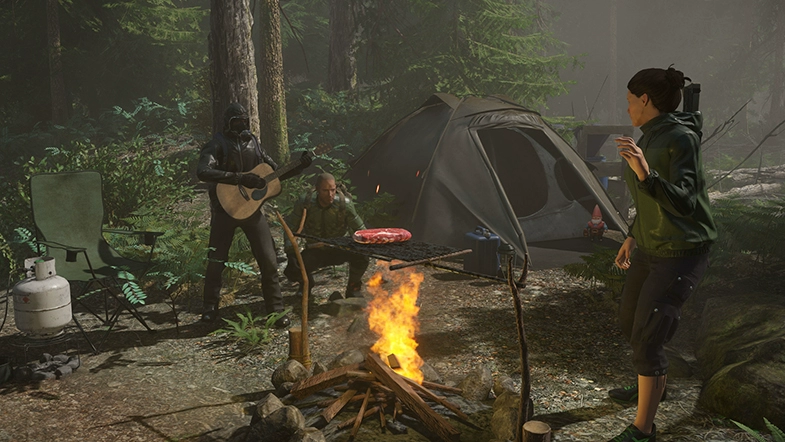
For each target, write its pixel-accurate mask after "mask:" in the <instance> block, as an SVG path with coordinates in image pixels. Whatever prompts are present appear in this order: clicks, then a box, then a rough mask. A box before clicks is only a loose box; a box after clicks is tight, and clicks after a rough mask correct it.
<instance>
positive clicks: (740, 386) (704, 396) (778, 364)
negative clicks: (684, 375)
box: [698, 353, 785, 430]
mask: <svg viewBox="0 0 785 442" xmlns="http://www.w3.org/2000/svg"><path fill="white" fill-rule="evenodd" d="M698 405H699V406H701V407H703V408H705V409H707V410H711V411H713V412H716V413H719V414H721V415H722V416H726V417H728V418H729V419H733V420H735V421H739V422H741V423H743V424H746V425H748V426H750V427H752V428H757V429H759V430H764V429H765V428H766V427H765V425H764V423H763V418H764V417H765V418H766V419H768V420H769V421H770V422H771V423H772V424H774V425H776V426H777V427H778V428H785V360H783V359H782V353H780V360H779V361H766V362H756V361H754V360H748V361H744V362H739V363H736V364H732V365H728V366H725V367H723V368H722V369H720V371H718V372H717V373H716V374H715V375H714V376H712V378H711V379H710V380H709V382H708V383H706V386H705V387H704V388H703V390H702V391H701V394H700V397H699V398H698Z"/></svg>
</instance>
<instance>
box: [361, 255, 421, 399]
mask: <svg viewBox="0 0 785 442" xmlns="http://www.w3.org/2000/svg"><path fill="white" fill-rule="evenodd" d="M406 270H407V271H403V272H384V273H383V272H378V273H376V274H375V275H374V276H373V277H372V278H371V279H370V280H369V281H368V291H369V292H370V293H371V294H372V295H373V300H372V301H371V302H370V303H369V304H368V325H369V326H370V329H371V331H373V332H374V333H376V334H377V335H378V336H379V339H378V340H377V341H376V343H375V344H374V345H373V347H371V351H373V352H374V353H376V354H377V355H379V356H380V357H381V358H382V360H385V358H388V357H389V356H390V355H395V360H396V361H395V362H394V363H392V364H391V368H393V369H394V370H395V372H396V373H398V374H400V375H401V376H405V377H407V378H409V379H412V380H414V381H416V382H417V383H418V384H422V380H423V375H422V371H420V367H422V364H423V360H422V358H421V357H420V355H419V354H417V341H415V340H414V335H415V333H416V332H417V331H419V328H420V324H419V322H418V321H417V313H418V312H419V311H420V308H419V307H418V306H417V297H418V296H419V289H420V283H421V282H422V281H423V275H422V273H419V272H415V271H414V270H411V269H406ZM383 274H384V276H386V277H387V278H389V279H390V280H391V282H392V283H393V284H394V287H395V290H394V291H393V292H392V293H389V292H387V291H386V290H385V289H384V288H383V287H382V282H383V281H384V278H383V276H382V275H383Z"/></svg>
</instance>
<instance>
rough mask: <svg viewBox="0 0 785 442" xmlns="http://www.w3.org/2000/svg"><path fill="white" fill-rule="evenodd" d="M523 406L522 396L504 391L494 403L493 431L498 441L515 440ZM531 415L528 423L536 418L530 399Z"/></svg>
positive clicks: (532, 402)
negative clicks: (521, 406) (520, 408)
mask: <svg viewBox="0 0 785 442" xmlns="http://www.w3.org/2000/svg"><path fill="white" fill-rule="evenodd" d="M520 405H521V396H520V395H519V394H518V393H515V392H511V391H508V390H503V391H502V392H501V394H500V395H499V397H497V398H496V400H495V401H493V416H491V431H492V432H493V434H494V436H496V439H498V440H508V439H513V438H514V436H515V427H516V426H517V425H518V408H519V407H520ZM528 411H529V413H528V417H527V421H528V420H531V418H532V417H533V416H534V401H533V400H532V399H531V398H529V410H528Z"/></svg>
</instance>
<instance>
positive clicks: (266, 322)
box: [210, 309, 291, 353]
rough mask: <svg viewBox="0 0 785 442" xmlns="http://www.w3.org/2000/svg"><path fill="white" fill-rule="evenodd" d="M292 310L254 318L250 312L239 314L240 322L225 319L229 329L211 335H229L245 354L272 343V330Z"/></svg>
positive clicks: (216, 331) (222, 329)
mask: <svg viewBox="0 0 785 442" xmlns="http://www.w3.org/2000/svg"><path fill="white" fill-rule="evenodd" d="M290 311H291V309H287V310H284V311H283V312H278V313H271V314H269V315H267V316H264V317H263V316H254V315H253V313H251V312H250V311H246V313H245V314H242V313H237V317H238V318H239V320H238V321H232V320H230V319H226V318H223V321H224V322H226V325H227V327H225V328H221V329H218V330H215V331H213V332H211V333H210V334H211V335H227V336H228V337H229V338H230V339H232V340H233V341H235V342H236V343H237V344H238V345H239V346H240V347H241V348H242V349H243V350H244V352H245V353H251V352H253V351H256V350H258V349H259V347H260V346H261V345H263V344H266V343H268V342H270V339H271V337H270V329H271V328H272V327H273V324H275V322H276V321H277V320H279V319H280V318H282V317H284V316H286V315H287V314H288V313H289V312H290Z"/></svg>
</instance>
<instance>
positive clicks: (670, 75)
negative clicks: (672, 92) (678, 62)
mask: <svg viewBox="0 0 785 442" xmlns="http://www.w3.org/2000/svg"><path fill="white" fill-rule="evenodd" d="M665 78H666V79H667V80H668V83H670V84H671V85H672V86H674V87H675V88H677V89H683V88H684V80H688V81H692V80H690V78H689V77H685V76H684V73H683V72H682V71H680V70H677V69H676V68H674V67H673V65H670V66H668V69H666V70H665Z"/></svg>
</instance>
